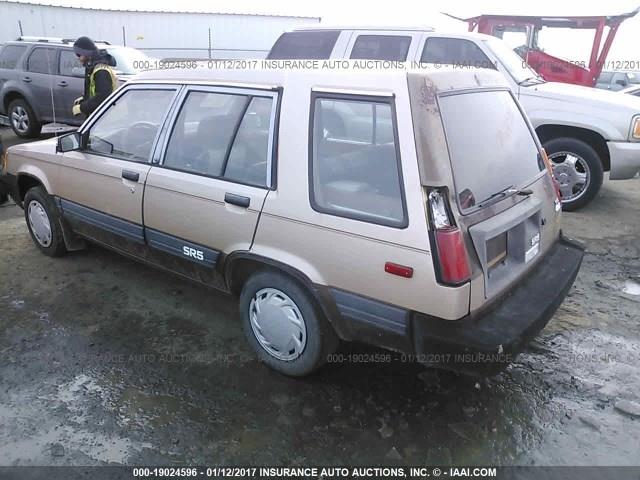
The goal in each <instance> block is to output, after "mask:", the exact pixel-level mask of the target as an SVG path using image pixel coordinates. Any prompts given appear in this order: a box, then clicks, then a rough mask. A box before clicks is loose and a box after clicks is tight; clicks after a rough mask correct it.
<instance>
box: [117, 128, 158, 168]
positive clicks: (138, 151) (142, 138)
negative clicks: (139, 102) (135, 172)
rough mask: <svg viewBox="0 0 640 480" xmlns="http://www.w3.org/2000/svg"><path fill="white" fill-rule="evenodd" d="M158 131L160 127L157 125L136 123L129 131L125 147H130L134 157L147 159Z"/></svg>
mask: <svg viewBox="0 0 640 480" xmlns="http://www.w3.org/2000/svg"><path fill="white" fill-rule="evenodd" d="M157 131H158V125H156V124H155V123H152V122H147V121H140V122H136V123H134V124H133V125H131V126H130V127H129V128H128V129H127V133H126V137H125V138H126V139H125V145H127V146H129V147H130V150H131V154H132V155H133V156H134V157H137V158H145V159H146V157H147V156H148V155H149V152H150V151H151V147H152V146H153V140H154V139H155V138H156V133H157Z"/></svg>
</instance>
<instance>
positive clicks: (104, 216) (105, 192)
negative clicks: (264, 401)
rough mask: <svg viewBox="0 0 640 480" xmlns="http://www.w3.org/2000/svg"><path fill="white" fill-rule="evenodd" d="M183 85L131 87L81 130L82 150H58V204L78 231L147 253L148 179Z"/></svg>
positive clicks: (141, 253)
mask: <svg viewBox="0 0 640 480" xmlns="http://www.w3.org/2000/svg"><path fill="white" fill-rule="evenodd" d="M177 91H178V88H177V87H174V86H167V85H157V86H156V85H131V86H129V87H128V88H126V89H123V90H122V91H120V92H118V94H116V95H115V96H114V97H111V98H110V99H109V100H108V101H107V102H108V103H106V104H105V105H103V106H102V107H101V109H100V111H98V112H96V113H97V114H96V116H95V117H92V120H91V122H90V123H89V124H85V125H83V127H82V128H81V129H80V133H81V134H82V138H83V146H82V147H81V149H80V150H78V151H72V152H67V153H64V154H57V157H58V158H57V159H56V160H57V162H58V163H59V165H60V174H59V182H58V184H59V188H58V189H57V192H56V194H57V196H58V202H59V205H60V207H61V209H62V212H63V216H64V218H66V219H67V220H68V221H69V222H70V223H71V225H72V227H73V228H74V230H76V231H77V232H78V233H80V234H82V235H85V236H87V237H90V238H92V239H94V240H96V241H99V242H101V243H105V244H107V245H109V246H112V247H114V248H117V249H118V250H121V251H124V252H126V253H131V254H134V255H138V256H144V255H145V242H144V235H143V226H142V198H143V194H144V182H145V180H146V178H147V174H148V172H149V169H150V168H151V154H152V152H153V150H154V146H155V144H156V141H157V138H158V136H159V133H160V130H161V126H162V124H163V122H164V121H165V120H166V117H167V115H168V112H169V107H170V105H171V104H172V101H173V100H174V99H175V96H176V94H177Z"/></svg>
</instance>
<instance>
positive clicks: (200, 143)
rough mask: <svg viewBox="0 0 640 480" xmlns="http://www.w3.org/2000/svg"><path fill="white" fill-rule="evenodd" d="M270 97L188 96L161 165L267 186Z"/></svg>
mask: <svg viewBox="0 0 640 480" xmlns="http://www.w3.org/2000/svg"><path fill="white" fill-rule="evenodd" d="M272 111H273V98H272V97H261V96H251V95H239V94H230V93H220V92H197V91H193V92H190V93H189V94H188V96H187V99H186V100H185V102H184V104H183V105H182V108H181V110H180V114H179V115H178V118H177V120H176V123H175V126H174V127H173V131H172V132H171V137H170V138H169V144H168V146H167V152H166V155H165V159H164V163H163V165H164V166H165V167H168V168H174V169H176V170H181V171H185V172H191V173H196V174H199V175H206V176H209V177H215V178H225V179H229V180H232V181H236V182H240V183H246V184H250V185H256V186H261V187H264V186H266V185H267V178H268V174H267V172H268V170H267V168H268V165H269V153H270V148H269V146H270V145H271V143H270V134H271V130H272V125H271V118H272Z"/></svg>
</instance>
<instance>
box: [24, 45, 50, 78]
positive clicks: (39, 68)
mask: <svg viewBox="0 0 640 480" xmlns="http://www.w3.org/2000/svg"><path fill="white" fill-rule="evenodd" d="M56 53H57V51H56V49H55V48H34V49H33V50H32V51H31V55H29V59H28V60H27V70H28V71H30V72H33V73H49V74H52V73H55V72H56Z"/></svg>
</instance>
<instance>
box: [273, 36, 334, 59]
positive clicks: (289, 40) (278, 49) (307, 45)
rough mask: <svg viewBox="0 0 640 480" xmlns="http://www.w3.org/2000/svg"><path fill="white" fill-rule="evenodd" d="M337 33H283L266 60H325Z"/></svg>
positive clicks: (329, 54)
mask: <svg viewBox="0 0 640 480" xmlns="http://www.w3.org/2000/svg"><path fill="white" fill-rule="evenodd" d="M338 35H340V32H339V31H333V30H331V31H318V32H287V33H283V34H282V35H281V36H280V38H278V40H276V43H275V44H274V45H273V47H272V48H271V51H270V52H269V55H268V56H267V58H268V59H273V60H279V59H298V58H303V59H319V60H322V59H327V58H331V52H332V51H333V47H334V45H335V44H336V41H337V40H338Z"/></svg>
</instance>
